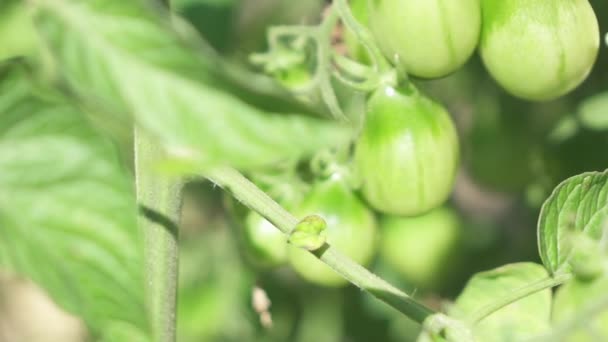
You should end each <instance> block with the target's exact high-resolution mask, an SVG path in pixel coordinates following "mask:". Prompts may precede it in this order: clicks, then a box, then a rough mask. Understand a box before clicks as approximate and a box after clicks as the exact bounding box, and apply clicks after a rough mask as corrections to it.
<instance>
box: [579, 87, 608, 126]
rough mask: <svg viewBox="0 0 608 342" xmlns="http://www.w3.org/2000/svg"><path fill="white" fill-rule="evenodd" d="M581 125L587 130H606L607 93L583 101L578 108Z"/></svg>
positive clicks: (607, 112)
mask: <svg viewBox="0 0 608 342" xmlns="http://www.w3.org/2000/svg"><path fill="white" fill-rule="evenodd" d="M578 110H579V112H578V117H579V119H580V121H581V124H582V125H583V126H584V127H586V128H589V129H594V130H606V129H608V92H604V93H599V94H597V95H594V96H591V97H588V98H587V99H585V100H584V101H583V102H582V103H581V105H580V107H579V108H578Z"/></svg>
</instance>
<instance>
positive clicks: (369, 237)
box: [288, 174, 377, 286]
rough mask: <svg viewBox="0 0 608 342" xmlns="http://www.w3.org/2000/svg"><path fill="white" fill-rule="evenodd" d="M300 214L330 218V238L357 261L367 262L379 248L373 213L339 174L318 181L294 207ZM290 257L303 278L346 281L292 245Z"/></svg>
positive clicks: (336, 283) (332, 283) (329, 282)
mask: <svg viewBox="0 0 608 342" xmlns="http://www.w3.org/2000/svg"><path fill="white" fill-rule="evenodd" d="M293 212H294V213H295V214H296V215H298V216H301V217H304V216H307V215H310V214H317V215H320V216H321V217H323V218H324V219H325V221H326V222H327V242H328V243H329V244H330V245H331V246H333V247H335V248H336V249H337V250H339V251H340V252H342V253H343V254H345V255H346V256H348V257H350V258H351V259H352V260H354V261H355V262H357V263H360V264H366V263H368V262H369V261H370V260H371V258H372V257H373V255H374V252H375V250H376V231H377V225H376V220H375V217H374V214H373V213H372V212H371V211H370V210H369V209H368V208H367V207H366V206H365V204H364V203H363V202H361V200H359V198H357V197H356V196H355V195H354V194H353V193H352V191H351V190H350V188H349V187H348V185H347V184H346V182H345V181H344V180H343V179H342V177H341V176H340V175H339V174H334V175H333V176H332V177H331V178H330V179H327V180H324V181H321V182H319V183H317V184H315V185H313V188H312V189H311V191H310V192H309V193H308V194H307V195H306V197H305V199H304V200H303V201H302V202H301V203H300V204H299V205H298V206H297V208H295V209H294V210H293ZM288 258H289V261H290V263H291V265H292V266H293V269H294V270H295V271H296V272H297V273H298V274H299V275H300V276H302V278H304V279H306V280H308V281H310V282H312V283H315V284H318V285H324V286H342V285H345V284H346V283H347V281H346V280H345V279H344V278H342V277H341V276H340V275H338V274H337V273H336V272H334V271H333V270H332V269H331V268H329V266H327V265H325V264H324V263H322V262H321V261H319V260H317V258H315V257H314V256H313V255H311V254H310V253H308V252H306V251H304V250H303V249H300V248H297V247H295V246H292V245H289V247H288Z"/></svg>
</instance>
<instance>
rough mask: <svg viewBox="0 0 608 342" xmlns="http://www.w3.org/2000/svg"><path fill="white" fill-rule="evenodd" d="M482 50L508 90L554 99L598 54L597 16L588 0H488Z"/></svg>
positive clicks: (586, 71) (582, 74)
mask: <svg viewBox="0 0 608 342" xmlns="http://www.w3.org/2000/svg"><path fill="white" fill-rule="evenodd" d="M482 9H483V28H482V35H481V43H480V51H481V56H482V59H483V61H484V64H485V66H486V68H487V69H488V71H489V72H490V74H491V75H492V76H493V77H494V79H496V81H497V82H498V83H499V84H500V85H501V86H502V87H503V88H505V89H506V90H507V91H508V92H510V93H512V94H513V95H515V96H518V97H521V98H524V99H528V100H550V99H553V98H556V97H559V96H561V95H564V94H566V93H567V92H569V91H571V90H572V89H574V88H576V87H577V86H578V85H579V84H580V83H581V82H582V81H583V80H584V79H585V78H586V77H587V75H588V74H589V72H590V71H591V67H592V66H593V63H594V62H595V59H596V57H597V53H598V49H599V44H600V36H599V29H598V23H597V18H596V17H595V13H594V12H593V8H591V5H590V4H589V1H587V0H568V1H555V0H535V1H528V0H500V1H496V0H484V1H483V3H482Z"/></svg>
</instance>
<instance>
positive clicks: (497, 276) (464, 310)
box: [452, 263, 551, 341]
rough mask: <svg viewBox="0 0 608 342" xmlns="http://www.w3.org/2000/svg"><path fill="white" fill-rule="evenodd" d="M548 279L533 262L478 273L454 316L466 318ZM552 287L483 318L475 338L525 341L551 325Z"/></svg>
mask: <svg viewBox="0 0 608 342" xmlns="http://www.w3.org/2000/svg"><path fill="white" fill-rule="evenodd" d="M545 278H547V271H546V270H545V269H544V268H543V267H542V266H541V265H538V264H534V263H515V264H509V265H505V266H502V267H499V268H496V269H493V270H490V271H486V272H481V273H477V274H476V275H474V276H473V277H472V278H471V280H469V282H468V283H467V285H466V287H465V289H464V291H463V292H462V293H461V294H460V296H458V298H457V299H456V303H455V307H454V308H453V310H452V312H453V315H454V317H464V316H466V315H470V314H471V313H473V312H476V311H477V310H480V309H481V308H483V307H485V306H486V305H489V304H491V303H492V302H493V301H495V300H496V299H498V298H501V297H504V296H506V295H507V294H508V293H509V292H510V291H514V290H516V289H518V288H522V287H524V286H526V285H528V284H530V283H533V282H536V281H539V280H542V279H545ZM550 314H551V290H550V289H546V290H542V291H540V292H537V293H534V294H532V295H529V296H527V297H524V298H522V299H519V300H518V301H516V302H514V303H511V304H509V305H507V306H505V307H503V308H502V309H500V310H498V311H496V312H494V313H493V314H491V315H490V316H488V317H486V318H485V319H483V320H482V321H481V322H479V323H478V324H477V325H476V326H475V327H473V334H474V335H475V340H476V341H523V340H525V339H526V338H529V337H532V336H534V335H536V334H539V333H542V332H544V331H545V330H547V329H548V328H549V319H550Z"/></svg>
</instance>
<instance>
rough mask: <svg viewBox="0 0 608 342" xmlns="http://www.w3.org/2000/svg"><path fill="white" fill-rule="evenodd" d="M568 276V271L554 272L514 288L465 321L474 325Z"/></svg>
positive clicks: (557, 283)
mask: <svg viewBox="0 0 608 342" xmlns="http://www.w3.org/2000/svg"><path fill="white" fill-rule="evenodd" d="M570 278H572V276H571V275H570V274H568V273H562V274H556V275H554V276H553V277H547V278H544V279H541V280H539V281H536V282H534V283H530V284H528V285H526V286H524V287H520V288H518V289H515V290H513V291H511V292H509V293H508V294H507V295H505V296H503V297H501V298H498V299H497V300H495V301H494V302H492V303H490V304H488V305H486V306H484V307H482V308H480V309H479V310H477V311H475V312H473V313H472V314H471V315H469V317H468V318H467V319H465V321H467V322H470V323H471V324H472V325H475V324H477V323H479V322H480V321H482V320H483V319H484V318H486V317H488V316H490V315H491V314H493V313H494V312H496V311H498V310H500V309H502V308H504V307H505V306H507V305H509V304H511V303H514V302H516V301H518V300H520V299H522V298H525V297H527V296H529V295H532V294H535V293H537V292H539V291H542V290H545V289H549V288H552V287H555V286H558V285H561V284H563V283H565V282H566V281H568V280H570Z"/></svg>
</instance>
